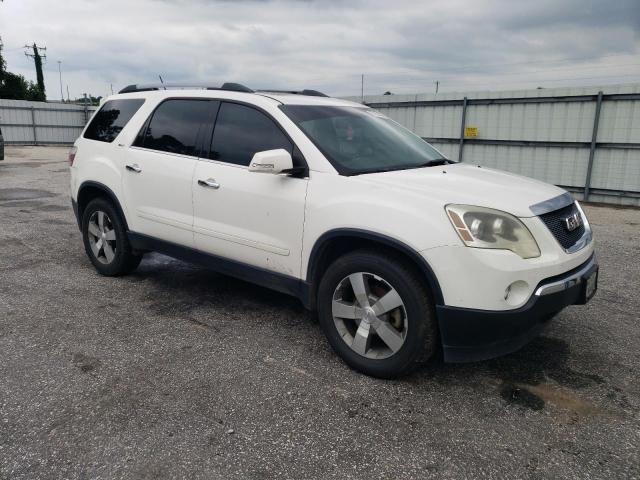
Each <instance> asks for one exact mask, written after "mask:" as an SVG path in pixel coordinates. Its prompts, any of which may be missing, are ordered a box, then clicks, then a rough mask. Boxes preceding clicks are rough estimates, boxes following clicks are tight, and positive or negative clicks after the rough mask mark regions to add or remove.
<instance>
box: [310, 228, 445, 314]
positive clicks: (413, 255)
mask: <svg viewBox="0 0 640 480" xmlns="http://www.w3.org/2000/svg"><path fill="white" fill-rule="evenodd" d="M366 247H371V248H376V247H378V248H379V247H382V248H384V249H386V250H391V251H394V252H395V253H397V254H400V255H401V256H402V257H404V258H405V259H407V260H408V261H409V262H410V263H411V264H413V265H414V266H415V267H417V269H418V270H419V272H420V274H421V275H422V277H423V278H424V280H425V281H426V284H427V286H428V287H429V290H430V291H431V294H432V296H433V301H434V303H435V304H436V305H443V304H444V300H443V296H442V290H441V288H440V284H439V282H438V279H437V277H436V275H435V273H434V272H433V270H432V268H431V266H430V265H429V264H428V263H427V261H426V260H425V258H424V257H422V255H420V254H419V253H418V252H417V251H416V250H414V249H413V248H411V247H410V246H408V245H407V244H405V243H404V242H402V241H400V240H397V239H395V238H393V237H389V236H388V235H384V234H381V233H377V232H371V231H367V230H361V229H354V228H338V229H334V230H330V231H328V232H325V233H324V234H322V235H321V236H320V237H318V239H317V240H316V242H315V244H314V245H313V248H312V249H311V254H310V255H309V263H308V265H307V277H306V281H307V284H308V285H309V286H310V291H309V299H308V303H309V306H310V307H311V308H312V309H315V306H316V292H317V288H318V285H319V283H320V277H321V275H322V272H323V271H324V270H325V269H326V268H327V267H328V266H329V265H330V264H331V262H332V261H333V260H335V259H336V258H338V257H339V256H341V255H344V254H345V253H348V252H350V251H353V250H357V249H360V248H366Z"/></svg>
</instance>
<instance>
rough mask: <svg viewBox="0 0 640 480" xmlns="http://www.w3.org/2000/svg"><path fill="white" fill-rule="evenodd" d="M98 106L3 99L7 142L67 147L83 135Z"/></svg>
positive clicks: (0, 123)
mask: <svg viewBox="0 0 640 480" xmlns="http://www.w3.org/2000/svg"><path fill="white" fill-rule="evenodd" d="M95 109H96V107H93V106H91V105H78V104H71V103H53V102H52V103H49V102H28V101H24V100H4V99H0V128H2V134H3V137H4V141H5V143H7V144H15V145H56V144H60V145H66V144H71V143H73V142H74V141H75V139H76V138H78V136H79V135H80V132H81V131H82V129H83V128H84V126H85V124H86V123H87V120H88V119H89V118H90V117H91V115H92V113H93V111H94V110H95Z"/></svg>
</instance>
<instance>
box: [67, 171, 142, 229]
mask: <svg viewBox="0 0 640 480" xmlns="http://www.w3.org/2000/svg"><path fill="white" fill-rule="evenodd" d="M97 197H106V198H108V199H109V200H110V201H111V202H112V203H113V205H114V207H115V209H116V210H117V211H118V214H119V215H120V218H122V221H123V222H124V227H125V230H129V225H128V224H127V217H126V216H125V214H124V210H123V209H122V206H121V205H120V201H119V200H118V197H117V196H116V194H115V193H113V190H111V189H110V188H109V187H107V186H106V185H105V184H103V183H100V182H94V181H92V180H87V181H85V182H82V184H81V185H80V188H79V189H78V197H77V202H78V227H80V228H82V216H83V214H84V209H85V208H86V206H87V205H88V204H89V202H90V201H91V200H93V199H94V198H97Z"/></svg>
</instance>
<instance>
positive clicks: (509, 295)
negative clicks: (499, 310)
mask: <svg viewBox="0 0 640 480" xmlns="http://www.w3.org/2000/svg"><path fill="white" fill-rule="evenodd" d="M529 290H530V288H529V284H528V283H527V282H525V281H524V280H517V281H515V282H513V283H512V284H510V285H509V286H508V287H507V288H506V289H505V291H504V300H505V302H507V303H508V304H509V305H512V306H517V307H518V306H520V305H522V304H523V303H524V302H525V301H526V300H527V298H529V295H530V294H531V292H530V291H529Z"/></svg>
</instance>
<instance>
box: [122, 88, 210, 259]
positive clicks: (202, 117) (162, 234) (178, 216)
mask: <svg viewBox="0 0 640 480" xmlns="http://www.w3.org/2000/svg"><path fill="white" fill-rule="evenodd" d="M217 104H218V102H216V101H211V100H208V99H189V98H171V99H167V100H164V101H163V102H162V103H160V105H158V107H157V108H156V109H155V111H154V112H153V113H152V114H151V116H150V117H149V119H148V120H147V122H146V123H145V125H144V126H143V128H142V130H141V131H140V133H139V134H138V137H137V138H136V140H135V142H134V144H133V145H132V146H131V148H129V149H128V151H127V153H126V156H127V158H126V162H125V169H126V170H125V171H124V172H123V190H124V194H125V197H126V202H127V207H128V210H129V212H130V215H131V214H133V217H134V218H133V221H130V224H131V225H130V227H131V229H132V230H134V231H136V232H137V233H143V234H145V235H149V236H152V237H155V238H159V239H162V240H166V241H170V242H173V243H177V244H180V245H184V246H188V247H192V246H193V201H192V188H191V183H192V180H193V173H194V170H195V168H196V165H197V164H198V156H199V154H200V147H199V146H200V144H201V138H202V135H203V134H204V132H205V131H209V130H210V126H211V123H210V121H211V114H212V111H213V110H214V109H215V108H217Z"/></svg>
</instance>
